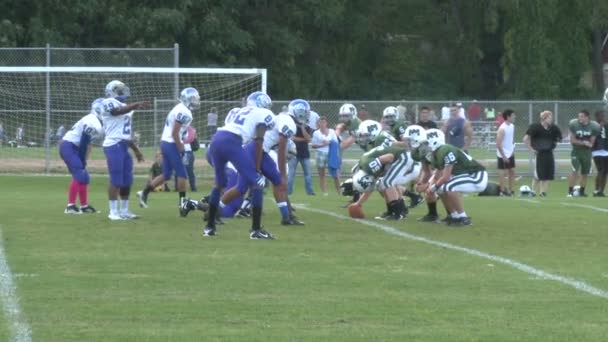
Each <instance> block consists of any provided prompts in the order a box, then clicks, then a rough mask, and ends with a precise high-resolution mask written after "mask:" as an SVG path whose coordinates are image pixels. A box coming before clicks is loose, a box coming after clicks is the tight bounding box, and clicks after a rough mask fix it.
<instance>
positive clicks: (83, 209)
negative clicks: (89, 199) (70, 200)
mask: <svg viewBox="0 0 608 342" xmlns="http://www.w3.org/2000/svg"><path fill="white" fill-rule="evenodd" d="M80 211H81V212H82V213H84V214H97V213H99V211H97V209H95V208H93V207H91V206H90V205H87V206H86V207H80Z"/></svg>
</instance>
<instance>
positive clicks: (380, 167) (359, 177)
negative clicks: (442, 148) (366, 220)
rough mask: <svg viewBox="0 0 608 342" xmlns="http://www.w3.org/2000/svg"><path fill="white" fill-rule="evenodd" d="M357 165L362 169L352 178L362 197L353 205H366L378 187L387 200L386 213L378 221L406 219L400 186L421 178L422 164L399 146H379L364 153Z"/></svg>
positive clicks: (405, 208) (405, 209)
mask: <svg viewBox="0 0 608 342" xmlns="http://www.w3.org/2000/svg"><path fill="white" fill-rule="evenodd" d="M358 166H359V170H358V171H356V172H355V174H354V175H353V187H354V189H355V190H356V191H358V192H360V193H361V196H360V198H359V199H358V200H357V201H356V202H355V203H353V204H351V205H358V206H361V205H363V203H365V201H367V199H368V198H369V197H370V196H371V194H372V192H373V190H374V188H377V190H378V191H380V193H381V194H382V195H383V197H384V199H385V202H386V208H387V212H386V213H384V214H383V215H381V216H377V217H376V219H382V220H395V221H396V220H401V219H403V218H405V217H406V216H407V207H406V206H405V202H404V201H403V198H402V197H401V193H400V191H398V190H397V186H399V185H404V184H407V183H409V182H410V181H412V180H414V179H416V178H418V174H420V164H419V163H415V162H414V160H413V159H412V158H411V157H410V156H409V155H408V153H407V152H406V151H405V150H403V149H402V148H400V147H394V146H389V147H384V146H378V147H375V148H373V149H371V150H369V151H367V152H365V153H364V154H363V156H361V159H360V160H359V163H358Z"/></svg>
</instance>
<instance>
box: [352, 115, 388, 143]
mask: <svg viewBox="0 0 608 342" xmlns="http://www.w3.org/2000/svg"><path fill="white" fill-rule="evenodd" d="M381 131H382V126H381V125H380V123H379V122H378V121H374V120H365V121H363V122H362V123H360V124H359V128H358V129H357V140H359V143H363V144H367V142H369V141H371V140H374V139H376V137H378V134H380V132H381Z"/></svg>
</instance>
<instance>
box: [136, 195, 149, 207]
mask: <svg viewBox="0 0 608 342" xmlns="http://www.w3.org/2000/svg"><path fill="white" fill-rule="evenodd" d="M137 199H138V200H139V206H140V207H141V208H147V207H148V195H146V194H144V192H143V191H138V192H137Z"/></svg>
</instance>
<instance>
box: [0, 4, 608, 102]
mask: <svg viewBox="0 0 608 342" xmlns="http://www.w3.org/2000/svg"><path fill="white" fill-rule="evenodd" d="M607 3H608V2H606V1H601V0H581V1H577V0H564V1H558V0H525V1H524V0H479V1H466V0H433V1H428V0H410V1H398V0H378V1H364V0H349V1H347V0H323V1H322V0H302V1H281V0H225V1H220V0H204V1H193V0H173V1H167V0H148V1H135V0H127V1H116V0H98V1H95V0H81V1H78V0H62V1H59V0H39V1H33V0H22V1H19V2H15V3H12V4H9V3H8V2H4V3H0V13H2V16H0V46H3V47H15V46H44V45H45V44H46V43H50V44H51V45H53V46H80V47H98V46H127V47H167V46H172V44H173V43H174V42H177V43H179V44H180V46H181V51H180V52H181V56H180V61H181V63H182V65H184V66H257V67H266V68H268V69H269V71H270V76H269V89H270V91H271V92H272V94H273V96H274V97H275V98H293V97H305V98H369V99H389V98H390V99H397V98H409V99H412V98H446V97H451V98H457V97H461V98H462V97H464V98H467V97H468V98H510V97H516V98H558V97H559V98H575V97H584V96H586V95H588V94H592V95H595V96H597V93H599V92H600V90H601V89H589V88H588V87H589V85H586V84H583V83H582V82H581V79H582V77H583V75H584V74H586V73H588V72H590V71H594V72H595V74H596V75H599V74H601V70H599V68H601V65H597V64H598V63H597V49H598V47H597V42H596V43H595V45H593V40H592V36H593V35H592V34H591V33H592V32H595V33H596V36H597V35H598V34H600V35H602V37H603V34H605V32H606V31H608V5H607ZM594 48H595V50H594V51H592V50H593V49H594ZM594 54H595V62H593V61H594V59H593V57H594ZM595 87H597V88H600V84H596V85H595Z"/></svg>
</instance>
